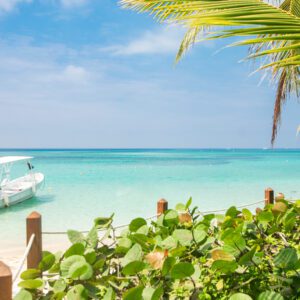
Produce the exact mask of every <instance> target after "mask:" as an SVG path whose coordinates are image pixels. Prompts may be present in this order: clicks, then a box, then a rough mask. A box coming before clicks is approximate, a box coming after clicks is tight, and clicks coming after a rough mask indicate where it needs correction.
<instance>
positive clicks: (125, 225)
mask: <svg viewBox="0 0 300 300" xmlns="http://www.w3.org/2000/svg"><path fill="white" fill-rule="evenodd" d="M157 216H158V215H154V216H152V217H148V218H146V219H145V220H146V221H149V220H152V219H155V218H157ZM129 225H130V224H123V225H118V226H112V227H111V228H112V229H113V230H115V229H121V228H125V227H128V226H129ZM106 230H107V228H103V229H98V232H99V231H106ZM79 232H80V233H89V230H83V231H79ZM42 234H45V235H57V234H61V235H66V234H68V232H67V231H43V232H42Z"/></svg>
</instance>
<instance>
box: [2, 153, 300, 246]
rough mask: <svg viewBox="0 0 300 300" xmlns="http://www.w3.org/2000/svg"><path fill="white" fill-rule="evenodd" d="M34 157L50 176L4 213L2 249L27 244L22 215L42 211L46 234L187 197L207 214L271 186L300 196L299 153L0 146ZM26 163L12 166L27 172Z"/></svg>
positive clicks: (125, 217) (120, 218)
mask: <svg viewBox="0 0 300 300" xmlns="http://www.w3.org/2000/svg"><path fill="white" fill-rule="evenodd" d="M2 155H32V156H34V157H35V159H34V160H33V164H34V165H35V167H36V168H35V170H36V171H41V172H43V173H44V174H45V176H46V182H45V186H44V188H43V190H41V191H40V192H39V193H38V195H37V197H35V198H33V199H31V200H27V201H26V202H24V203H21V204H19V205H16V206H12V207H9V208H7V209H2V210H1V211H0V228H1V230H0V247H1V248H2V247H12V246H15V245H23V244H24V233H25V218H26V216H27V215H28V214H29V213H30V212H31V211H33V210H37V211H39V212H40V213H41V214H42V216H43V229H44V230H45V231H53V230H54V231H59V230H65V229H68V228H73V229H82V230H84V229H88V228H89V227H90V225H91V224H92V220H93V219H94V218H95V217H98V216H109V215H110V214H111V213H113V212H115V214H116V215H115V223H116V224H121V223H122V224H123V223H127V222H128V221H129V220H130V218H133V217H135V216H144V217H148V216H152V215H154V214H155V210H156V201H157V200H158V199H159V198H162V197H164V198H166V199H167V200H169V203H170V205H171V206H172V205H175V204H176V203H177V202H185V201H186V200H187V199H188V198H189V197H190V196H192V197H193V203H194V204H195V205H197V206H199V208H200V209H201V210H203V211H205V210H212V209H221V208H224V207H225V208H226V207H228V206H229V205H244V204H247V203H251V202H256V201H259V200H263V198H264V189H265V188H266V187H268V186H271V187H272V188H274V190H275V191H277V192H283V193H284V194H285V195H286V196H287V197H289V198H294V199H295V198H300V150H236V149H226V150H225V149H224V150H152V149H145V150H114V149H112V150H18V151H16V150H11V151H9V150H5V151H4V150H2V151H0V156H2ZM25 167H26V166H24V164H22V163H19V164H18V165H16V166H15V167H14V169H13V173H14V175H15V176H18V175H23V173H24V170H25Z"/></svg>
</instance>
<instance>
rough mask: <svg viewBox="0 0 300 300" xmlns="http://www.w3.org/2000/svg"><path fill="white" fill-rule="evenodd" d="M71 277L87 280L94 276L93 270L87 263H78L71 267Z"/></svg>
mask: <svg viewBox="0 0 300 300" xmlns="http://www.w3.org/2000/svg"><path fill="white" fill-rule="evenodd" d="M68 275H69V277H71V278H72V279H81V280H87V279H90V278H91V277H92V276H93V268H92V267H91V265H89V264H88V263H86V262H76V263H74V264H72V265H71V266H70V269H69V274H68Z"/></svg>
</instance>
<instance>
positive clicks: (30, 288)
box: [15, 199, 300, 300]
mask: <svg viewBox="0 0 300 300" xmlns="http://www.w3.org/2000/svg"><path fill="white" fill-rule="evenodd" d="M190 205H191V199H190V200H189V201H188V202H187V204H186V205H184V204H178V205H177V206H176V208H175V209H174V210H173V209H171V210H167V211H166V212H165V213H164V214H163V215H161V216H159V217H158V218H157V220H155V221H152V222H151V224H148V223H147V222H146V220H145V219H143V218H137V219H134V220H132V221H131V223H130V225H129V227H128V229H126V230H124V231H123V232H122V233H120V234H119V235H118V237H117V238H115V237H114V228H113V226H112V221H113V217H110V218H98V219H96V220H95V223H94V227H93V228H92V229H91V231H90V232H89V233H88V234H87V235H86V236H84V235H83V234H81V233H79V232H77V231H69V232H68V235H69V239H70V241H71V242H72V246H71V247H70V248H69V249H68V250H67V251H66V252H65V253H57V254H52V253H50V252H44V253H43V259H42V261H41V263H40V265H39V268H38V269H30V270H27V271H25V272H23V273H22V275H21V278H22V281H21V282H20V283H19V286H20V287H21V288H22V289H21V291H20V292H19V293H18V295H17V296H16V297H15V299H16V300H20V299H26V300H27V299H28V300H30V299H68V300H73V299H74V300H75V299H78V300H79V299H104V300H112V299H124V300H131V299H132V300H139V299H145V300H158V299H203V300H204V299H230V300H251V299H258V300H268V299H274V300H275V299H276V300H277V299H278V300H281V299H299V297H300V274H299V272H300V260H299V252H300V246H299V244H300V243H299V242H300V230H299V225H300V222H299V211H300V201H297V202H295V203H290V202H288V201H286V200H280V201H279V202H277V203H275V204H274V205H267V206H266V207H265V208H264V209H263V210H259V211H257V213H256V215H253V214H252V213H251V212H250V211H249V210H248V209H246V208H245V209H243V210H241V211H239V210H238V209H237V208H235V207H230V208H229V209H228V210H227V212H226V213H225V215H215V214H209V215H202V214H201V213H200V212H198V210H197V208H193V209H190ZM99 231H103V233H104V235H103V236H102V237H101V238H99V236H98V232H99ZM104 242H105V243H104ZM106 243H110V244H109V245H107V244H106Z"/></svg>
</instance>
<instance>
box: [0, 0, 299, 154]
mask: <svg viewBox="0 0 300 300" xmlns="http://www.w3.org/2000/svg"><path fill="white" fill-rule="evenodd" d="M183 33H184V30H183V29H182V28H179V27H172V26H171V27H170V26H167V25H161V24H157V23H156V22H155V21H153V19H152V18H151V17H149V16H147V15H143V14H137V13H135V12H132V11H128V10H123V9H121V8H120V6H119V5H118V3H117V2H116V1H109V0H101V1H96V0H0V65H1V68H0V82H1V83H0V109H1V117H0V134H1V139H0V147H2V148H3V147H4V148H9V147H20V148H28V147H30V148H31V147H37V148H43V147H46V148H48V147H68V148H70V147H82V148H88V147H96V148H102V147H104V148H105V147H109V148H114V147H121V148H126V147H142V148H143V147H151V148H152V147H199V148H202V147H213V148H214V147H258V148H259V147H268V146H270V143H269V141H270V133H271V123H272V109H273V98H274V93H275V91H274V88H272V86H271V85H270V84H269V83H268V82H267V81H264V82H263V83H262V84H259V83H260V79H261V75H262V74H257V75H254V76H249V74H250V73H251V72H252V71H253V70H254V69H253V66H251V65H250V64H249V63H239V61H240V60H241V59H243V58H244V57H245V56H246V54H247V49H246V48H239V49H225V50H222V51H218V50H220V49H221V48H222V47H223V46H224V45H225V44H226V43H225V42H224V41H221V42H209V43H208V42H205V43H203V44H199V45H197V46H196V47H194V48H193V49H192V50H191V51H190V52H189V53H188V54H187V55H186V56H185V57H184V59H183V60H182V61H181V62H180V63H179V64H178V65H176V66H175V65H174V58H175V55H176V51H177V48H178V45H179V42H180V39H181V38H182V36H183ZM216 52H217V53H216ZM298 111H299V106H298V104H297V101H296V99H291V100H290V101H289V103H288V104H287V105H286V106H285V109H284V114H283V124H282V127H281V130H280V132H279V136H278V140H277V143H276V146H277V147H299V143H300V140H299V139H297V138H296V129H297V127H298V125H299V123H300V119H299V114H298Z"/></svg>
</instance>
